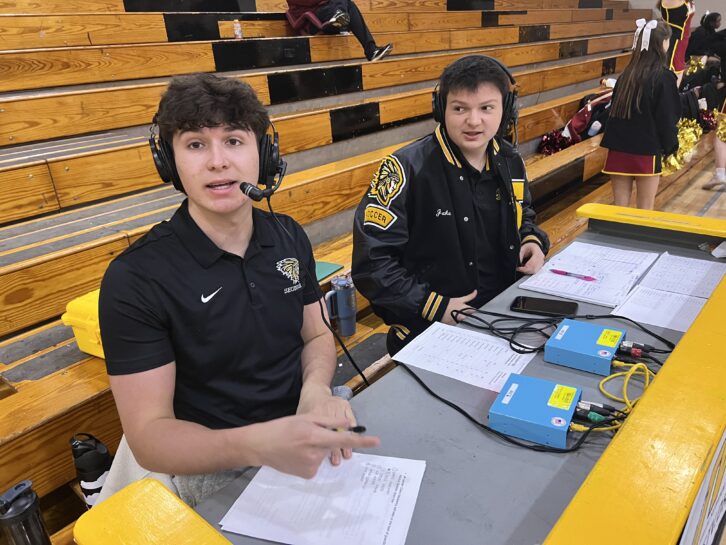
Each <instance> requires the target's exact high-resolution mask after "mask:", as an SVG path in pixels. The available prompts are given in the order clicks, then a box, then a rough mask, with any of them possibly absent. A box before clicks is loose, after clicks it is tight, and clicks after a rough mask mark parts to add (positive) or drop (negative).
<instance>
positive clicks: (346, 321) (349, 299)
mask: <svg viewBox="0 0 726 545" xmlns="http://www.w3.org/2000/svg"><path fill="white" fill-rule="evenodd" d="M330 283H331V285H332V287H333V289H331V290H330V291H329V292H328V293H326V294H325V305H326V306H327V307H328V314H329V315H330V317H331V318H335V319H337V320H338V333H340V334H341V335H342V336H343V337H350V336H351V335H353V334H354V333H355V314H356V311H357V309H356V304H355V286H354V285H353V280H352V279H351V278H350V275H340V276H336V277H335V278H333V279H332V280H331V281H330Z"/></svg>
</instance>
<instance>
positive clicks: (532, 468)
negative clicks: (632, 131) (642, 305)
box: [197, 222, 709, 545]
mask: <svg viewBox="0 0 726 545" xmlns="http://www.w3.org/2000/svg"><path fill="white" fill-rule="evenodd" d="M593 227H594V228H593ZM602 227H603V229H599V226H598V223H597V222H591V228H590V230H588V232H586V233H584V234H583V235H581V236H580V237H578V240H579V241H581V242H593V243H597V244H602V245H611V246H617V247H621V248H624V249H633V250H647V251H657V252H662V251H669V252H671V253H672V254H675V255H682V256H685V257H695V258H699V259H709V256H708V254H706V253H705V252H702V251H699V250H697V249H696V248H695V246H696V244H697V243H698V242H701V241H703V240H705V237H696V236H692V235H680V234H674V233H668V236H667V238H664V235H663V233H661V232H656V231H651V230H647V229H645V230H643V229H639V228H629V227H628V226H615V227H614V228H613V226H611V225H602ZM598 231H599V232H598ZM636 236H637V240H635V238H636ZM517 295H535V296H537V294H536V293H534V292H530V291H525V290H521V289H520V288H518V287H517V285H514V286H512V287H510V288H509V289H507V290H506V291H505V292H504V293H502V294H501V295H499V296H498V297H497V298H495V299H494V300H492V301H490V302H489V303H488V304H487V305H485V307H483V308H484V309H485V310H492V311H500V312H505V311H506V312H507V313H509V312H508V311H507V309H508V306H509V304H510V303H511V301H512V300H513V298H514V297H515V296H517ZM544 297H551V296H549V295H544ZM609 311H610V309H608V308H605V307H601V306H596V305H591V304H588V303H582V302H581V303H580V311H579V312H580V314H584V313H592V314H608V313H609ZM509 314H512V313H509ZM596 321H597V322H599V323H602V324H610V325H614V326H615V327H618V326H619V327H624V328H625V329H627V332H628V333H627V336H628V339H630V340H635V341H638V340H640V341H646V342H648V343H649V344H654V343H653V342H652V341H651V339H650V337H649V336H648V335H646V334H645V333H643V332H641V331H639V330H638V329H636V328H635V327H634V326H630V325H628V324H627V323H626V322H622V321H616V320H613V319H610V318H608V319H601V320H596ZM651 329H653V330H654V331H655V332H657V333H658V334H663V335H664V336H665V337H667V338H669V339H670V340H672V341H677V340H678V339H680V337H681V336H682V334H681V333H679V332H676V331H672V330H663V329H662V328H656V327H652V328H651ZM361 363H363V364H364V365H366V364H368V363H370V362H361ZM416 372H417V374H418V375H419V376H420V377H421V378H422V379H423V380H424V381H425V382H426V384H428V385H429V386H430V387H431V388H432V389H433V390H434V391H436V392H437V393H438V394H440V395H442V396H443V397H445V398H447V399H449V400H450V401H453V402H455V403H456V404H458V405H460V406H461V407H463V408H465V409H466V410H467V411H468V412H469V413H470V414H472V415H475V416H476V417H477V418H479V419H480V420H481V421H482V422H486V415H487V413H488V409H489V407H490V406H491V404H492V402H493V401H494V399H495V397H496V393H495V392H490V391H487V390H483V389H480V388H476V387H474V386H471V385H469V384H465V383H463V382H459V381H456V380H453V379H449V378H446V377H443V376H440V375H437V374H434V373H430V372H426V371H423V370H416ZM524 374H527V375H531V376H536V377H541V378H546V379H548V380H552V381H557V382H559V383H562V384H568V385H573V386H579V387H581V388H582V390H583V393H582V398H583V399H587V400H591V401H606V400H605V399H604V397H603V396H602V395H601V394H600V392H599V391H598V382H599V381H600V379H601V378H602V377H599V376H596V375H592V374H589V373H584V372H580V371H576V370H573V369H569V368H565V367H560V366H557V365H552V364H548V363H545V362H544V361H543V360H542V356H541V354H538V355H536V356H535V358H534V359H533V360H532V362H531V363H530V364H529V365H528V366H527V367H526V368H525V370H524ZM351 404H352V406H353V408H354V410H355V413H356V417H357V418H358V420H359V422H361V423H362V424H364V425H366V426H367V427H368V431H369V433H371V434H375V435H377V436H379V437H380V438H381V446H380V447H379V448H377V449H372V450H370V451H368V452H370V453H372V454H380V455H386V456H396V457H402V458H412V459H420V460H426V464H427V465H426V472H425V474H424V478H423V482H422V484H421V489H420V492H419V496H418V500H417V502H416V508H415V511H414V514H413V519H412V521H411V526H410V528H409V532H408V538H407V540H406V543H407V544H408V545H428V544H431V545H443V544H447V545H448V544H460V545H469V544H471V545H475V544H476V545H530V544H538V543H542V541H544V539H545V537H546V536H547V533H548V532H549V530H550V529H551V528H552V526H553V525H554V524H555V522H556V521H557V519H558V518H559V517H560V515H561V514H562V512H563V510H564V509H565V507H566V506H567V504H568V503H569V502H570V500H571V499H572V497H573V496H574V494H575V492H576V491H577V489H578V488H579V487H580V485H581V484H582V482H583V481H584V479H585V477H586V476H587V474H588V473H589V471H590V470H591V469H592V467H593V466H594V465H595V463H596V462H597V460H598V458H599V457H600V455H601V454H602V452H603V450H604V449H605V448H606V446H607V444H608V442H609V438H608V434H603V433H600V434H591V438H589V439H588V441H587V442H586V443H585V446H584V447H583V448H582V449H580V450H579V451H576V452H574V453H569V454H553V453H538V452H533V451H529V450H525V449H523V448H519V447H516V446H512V445H509V444H507V443H505V442H503V441H502V440H500V439H498V438H495V437H492V436H491V435H488V434H486V433H484V432H482V431H480V429H479V428H477V427H476V426H475V425H474V424H472V423H471V422H469V421H468V420H466V419H465V418H464V417H463V416H461V415H459V414H458V413H456V412H454V411H453V410H452V409H451V408H449V407H447V406H445V405H443V404H442V403H440V402H439V401H437V400H435V399H434V398H432V397H431V396H429V395H428V394H427V393H426V392H425V391H424V390H423V389H422V388H421V387H420V386H419V385H418V384H416V383H415V381H414V380H413V378H412V377H410V376H409V375H408V374H407V373H406V372H405V370H403V369H402V368H397V369H394V370H393V371H391V372H390V373H389V374H387V375H386V376H385V377H383V378H382V379H381V380H379V381H378V382H376V383H375V384H374V385H372V386H371V387H370V388H367V389H365V390H364V391H363V392H361V393H360V394H358V395H357V396H355V397H354V398H353V400H352V401H351ZM253 475H254V470H253V471H250V472H248V473H246V474H245V475H244V476H243V477H240V478H239V479H238V480H236V481H234V482H233V483H231V484H230V485H229V486H227V487H226V488H224V489H222V490H221V491H219V492H218V493H216V494H215V495H214V496H213V497H211V498H210V499H208V500H206V501H205V502H204V503H202V504H200V505H199V506H198V507H197V511H198V512H199V513H200V514H201V515H202V516H203V517H204V518H205V519H206V520H208V521H209V522H210V523H212V524H213V525H217V523H218V522H219V520H220V519H221V518H222V516H223V515H224V514H225V513H226V512H227V510H228V509H229V507H230V506H231V505H232V503H233V502H234V501H235V499H236V498H237V497H238V496H239V494H240V493H241V492H242V490H243V489H244V487H245V486H246V485H247V483H248V482H249V480H250V479H251V478H252V476H253ZM593 531H595V530H593ZM225 536H226V537H227V538H228V539H229V540H230V541H232V543H235V544H250V543H265V542H264V541H261V540H257V539H252V538H249V537H246V536H240V535H235V534H229V533H225Z"/></svg>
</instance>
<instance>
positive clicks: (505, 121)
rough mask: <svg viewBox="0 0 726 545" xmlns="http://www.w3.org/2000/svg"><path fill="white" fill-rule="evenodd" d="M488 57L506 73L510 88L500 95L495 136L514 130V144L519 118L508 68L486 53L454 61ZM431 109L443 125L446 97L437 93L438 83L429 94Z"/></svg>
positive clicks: (508, 133)
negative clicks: (497, 126) (497, 127)
mask: <svg viewBox="0 0 726 545" xmlns="http://www.w3.org/2000/svg"><path fill="white" fill-rule="evenodd" d="M476 58H481V59H488V60H490V61H491V62H493V63H494V64H496V65H497V66H498V67H499V68H501V69H502V72H504V73H505V74H506V75H507V78H509V82H510V83H511V88H510V89H509V91H507V94H506V95H504V96H503V97H502V122H501V124H500V125H499V130H498V131H497V136H499V137H500V138H504V137H506V136H509V135H510V134H511V133H512V131H513V132H514V139H513V143H514V144H515V145H516V143H517V121H518V120H519V109H518V107H517V89H516V87H515V86H516V85H517V81H516V80H515V79H514V76H513V75H512V73H511V72H510V71H509V68H507V67H506V66H504V64H502V63H501V62H500V61H499V60H498V59H495V58H494V57H488V56H486V55H467V56H466V57H462V58H460V59H459V60H457V61H456V62H462V61H464V60H466V59H476ZM431 109H432V110H433V112H434V120H435V121H436V122H437V123H441V124H442V125H444V112H445V111H446V97H443V96H441V93H439V84H438V83H437V84H436V88H435V89H434V92H433V93H432V95H431Z"/></svg>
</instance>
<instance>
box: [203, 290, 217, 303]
mask: <svg viewBox="0 0 726 545" xmlns="http://www.w3.org/2000/svg"><path fill="white" fill-rule="evenodd" d="M221 289H222V286H219V288H217V291H215V292H214V293H210V294H209V295H207V296H205V295H204V294H202V303H208V302H209V301H210V300H211V299H212V297H214V296H215V295H217V294H218V293H219V290H221Z"/></svg>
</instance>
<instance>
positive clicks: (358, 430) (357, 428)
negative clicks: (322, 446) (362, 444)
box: [329, 426, 366, 433]
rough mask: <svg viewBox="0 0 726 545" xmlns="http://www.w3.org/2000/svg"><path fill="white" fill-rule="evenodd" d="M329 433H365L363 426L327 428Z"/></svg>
mask: <svg viewBox="0 0 726 545" xmlns="http://www.w3.org/2000/svg"><path fill="white" fill-rule="evenodd" d="M329 429H330V430H331V431H349V432H353V433H365V432H366V427H365V426H353V427H351V428H329Z"/></svg>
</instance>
